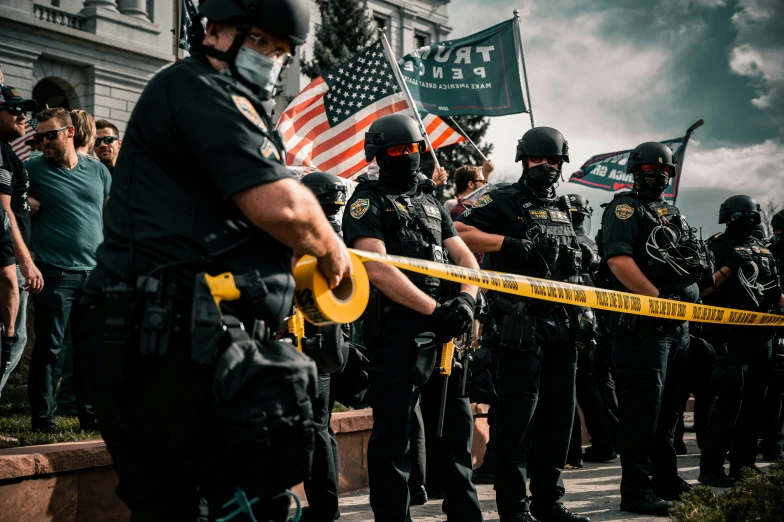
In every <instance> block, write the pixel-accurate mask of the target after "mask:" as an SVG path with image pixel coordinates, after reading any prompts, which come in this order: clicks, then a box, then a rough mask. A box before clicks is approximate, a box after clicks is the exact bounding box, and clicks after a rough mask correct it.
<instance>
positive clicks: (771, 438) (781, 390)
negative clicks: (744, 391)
mask: <svg viewBox="0 0 784 522" xmlns="http://www.w3.org/2000/svg"><path fill="white" fill-rule="evenodd" d="M770 227H771V229H773V236H771V238H770V239H769V240H768V241H767V242H766V245H765V247H766V248H767V249H768V250H770V251H771V253H772V254H773V257H775V258H776V266H777V268H778V272H779V278H781V275H782V273H784V239H782V237H783V236H784V210H779V211H778V212H777V213H776V214H774V215H773V217H772V218H771V220H770ZM775 332H776V333H775V337H774V338H773V364H771V373H772V375H771V379H770V386H768V393H767V395H766V396H765V411H764V413H763V416H762V431H761V433H760V435H761V437H760V438H761V439H762V440H761V441H760V446H761V447H762V458H763V459H765V460H767V461H769V462H774V461H776V460H778V459H780V458H784V331H782V328H776V329H775Z"/></svg>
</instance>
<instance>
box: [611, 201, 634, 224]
mask: <svg viewBox="0 0 784 522" xmlns="http://www.w3.org/2000/svg"><path fill="white" fill-rule="evenodd" d="M633 214H634V207H631V206H629V205H627V204H626V203H623V204H621V205H618V206H617V207H615V217H617V218H618V219H623V220H626V219H629V218H630V217H632V215H633Z"/></svg>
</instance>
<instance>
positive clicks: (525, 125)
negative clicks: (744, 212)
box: [449, 0, 784, 237]
mask: <svg viewBox="0 0 784 522" xmlns="http://www.w3.org/2000/svg"><path fill="white" fill-rule="evenodd" d="M515 8H517V9H520V11H521V15H522V20H523V23H522V34H523V41H524V45H525V54H526V56H525V57H526V66H527V69H528V76H529V85H530V88H531V101H532V105H533V110H534V118H535V121H536V124H537V125H546V126H551V127H555V128H557V129H559V130H560V131H561V132H563V134H564V135H565V136H566V138H567V139H568V140H569V147H570V156H571V160H572V163H571V164H568V165H566V166H565V168H564V171H565V173H566V172H568V173H571V172H573V171H575V170H577V169H578V168H579V167H580V165H581V164H582V163H583V162H584V161H585V160H587V159H588V158H589V157H590V156H592V155H594V154H599V153H603V152H610V151H614V150H620V149H630V148H633V147H635V146H636V145H637V144H639V143H641V142H643V141H659V140H664V139H669V138H675V137H678V136H682V135H684V134H685V132H686V129H687V128H688V127H689V126H690V125H691V124H692V123H694V122H695V121H697V120H698V119H700V118H702V119H704V120H705V125H704V126H703V127H701V128H700V129H699V130H697V131H696V132H695V134H694V135H693V138H692V140H691V142H690V145H689V148H688V150H687V152H686V161H685V163H684V170H683V178H682V181H681V191H680V195H679V198H678V202H677V204H678V206H679V207H680V208H681V210H682V211H683V212H684V213H685V214H686V217H687V218H688V219H689V221H690V222H691V224H692V225H693V226H698V227H703V232H704V233H705V234H711V233H713V232H717V231H719V230H721V229H723V226H721V225H718V224H717V223H716V222H717V220H718V208H719V204H720V203H721V202H722V201H723V200H724V199H726V198H727V197H729V196H731V195H733V194H749V195H751V196H754V197H755V198H757V199H758V201H759V202H760V203H762V202H763V201H764V200H766V199H768V198H771V197H773V198H775V199H776V200H777V201H778V202H780V204H781V205H780V207H784V30H783V29H782V27H784V1H782V0H636V1H635V2H628V1H626V0H591V1H590V2H585V1H579V0H549V1H547V2H541V1H538V2H537V1H535V0H452V1H451V3H450V4H449V11H450V23H451V25H452V26H453V27H454V30H453V32H452V34H451V35H450V36H451V37H452V38H458V37H461V36H465V35H468V34H471V33H474V32H477V31H479V30H481V29H484V28H486V27H489V26H491V25H494V24H496V23H499V22H501V21H503V20H504V19H508V18H511V16H512V11H513V9H515ZM529 128H530V122H529V119H528V115H524V114H518V115H511V116H505V117H501V118H494V119H493V120H492V123H491V126H490V130H489V132H488V136H487V139H488V141H491V142H492V143H494V145H495V151H494V153H493V155H492V157H491V159H492V160H493V162H494V163H495V165H496V167H497V173H498V174H499V175H500V176H499V177H503V178H508V180H509V181H511V180H512V179H517V177H518V176H519V173H520V165H519V164H515V163H514V151H515V147H516V145H517V138H519V137H520V136H522V134H523V133H524V132H525V131H526V130H528V129H529ZM567 179H568V176H567ZM570 192H576V193H581V194H583V195H584V196H586V197H587V198H588V199H589V200H590V201H591V204H592V206H593V207H594V208H595V209H597V212H595V217H594V220H595V221H598V220H599V219H600V214H599V213H598V209H599V204H600V203H603V202H606V201H609V200H610V199H611V197H612V193H611V192H603V191H599V190H596V189H592V188H588V187H584V186H580V185H577V184H564V185H562V187H561V188H560V189H559V193H561V194H564V193H570ZM596 228H598V227H597V226H596V224H595V226H594V230H595V229H596ZM706 237H707V236H706Z"/></svg>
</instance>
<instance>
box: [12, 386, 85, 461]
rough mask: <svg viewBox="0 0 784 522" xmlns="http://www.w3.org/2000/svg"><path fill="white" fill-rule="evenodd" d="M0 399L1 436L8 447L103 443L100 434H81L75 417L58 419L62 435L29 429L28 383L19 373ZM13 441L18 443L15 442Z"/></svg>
mask: <svg viewBox="0 0 784 522" xmlns="http://www.w3.org/2000/svg"><path fill="white" fill-rule="evenodd" d="M2 393H3V394H2V396H0V436H2V437H3V439H4V442H5V444H3V445H4V446H6V447H8V446H9V443H10V444H12V445H19V446H34V445H38V444H54V443H56V442H75V441H79V440H93V439H100V438H101V434H100V433H98V432H97V431H82V430H81V429H80V427H79V421H78V420H77V419H76V417H56V419H55V420H56V422H57V425H58V426H60V427H61V428H63V429H64V430H66V432H65V433H63V434H61V435H49V434H47V433H36V432H34V431H32V430H31V429H30V403H29V401H28V400H27V382H25V381H24V380H23V379H22V376H21V374H20V372H19V371H15V372H14V373H13V374H12V375H11V377H9V379H8V382H7V383H6V385H5V388H3V392H2ZM13 439H16V441H18V442H15V441H13Z"/></svg>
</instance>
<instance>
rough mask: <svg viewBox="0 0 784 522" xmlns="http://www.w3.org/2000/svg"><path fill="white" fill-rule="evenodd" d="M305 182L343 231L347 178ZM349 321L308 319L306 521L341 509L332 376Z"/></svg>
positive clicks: (341, 359) (326, 519) (340, 364)
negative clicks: (312, 384) (313, 378)
mask: <svg viewBox="0 0 784 522" xmlns="http://www.w3.org/2000/svg"><path fill="white" fill-rule="evenodd" d="M302 184H303V185H305V186H306V187H308V188H309V189H310V191H311V192H313V194H314V195H315V196H316V199H317V200H318V202H319V204H320V205H321V209H322V210H323V211H324V215H325V216H326V217H327V219H328V220H329V223H330V225H332V229H333V230H334V231H335V233H336V234H338V235H340V234H341V223H340V221H339V220H338V214H339V213H340V211H341V210H342V209H343V208H345V206H346V192H347V188H346V182H345V181H343V180H342V179H340V178H339V177H338V176H335V175H334V174H328V173H326V172H318V171H317V172H311V173H310V174H307V175H306V176H304V177H303V178H302ZM350 339H351V331H350V325H328V326H323V327H320V328H319V327H317V326H314V325H312V324H311V323H309V322H305V340H304V342H303V352H304V353H305V354H307V355H309V356H310V357H312V358H313V359H314V360H315V362H316V366H317V368H318V396H317V397H316V400H315V401H314V403H313V421H314V423H315V427H316V433H315V445H314V451H313V466H312V468H311V472H310V479H308V480H306V481H305V494H306V495H307V498H308V506H307V507H306V508H304V509H303V513H302V520H304V521H306V522H310V521H312V522H332V521H333V520H336V519H338V518H339V517H340V511H339V509H338V443H337V437H336V436H335V432H334V431H333V430H332V424H331V419H332V405H333V404H334V399H333V398H332V397H331V387H332V386H331V385H332V376H333V375H334V374H335V373H336V372H340V370H341V369H342V368H344V367H345V365H346V363H347V361H348V351H349V340H350Z"/></svg>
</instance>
